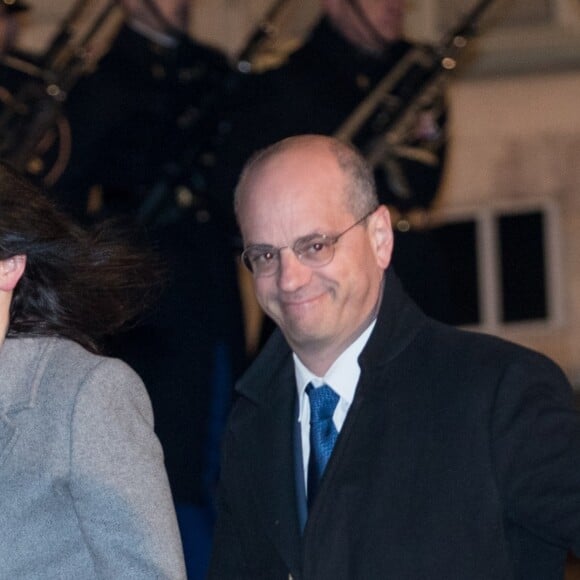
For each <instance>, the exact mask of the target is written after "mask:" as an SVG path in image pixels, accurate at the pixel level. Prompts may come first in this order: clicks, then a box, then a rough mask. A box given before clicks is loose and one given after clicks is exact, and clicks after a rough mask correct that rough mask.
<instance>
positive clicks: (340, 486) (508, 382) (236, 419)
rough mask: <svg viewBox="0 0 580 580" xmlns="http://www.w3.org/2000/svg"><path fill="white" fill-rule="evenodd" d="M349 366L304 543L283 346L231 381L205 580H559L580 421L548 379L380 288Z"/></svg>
mask: <svg viewBox="0 0 580 580" xmlns="http://www.w3.org/2000/svg"><path fill="white" fill-rule="evenodd" d="M359 360H360V365H361V371H362V372H361V377H360V381H359V384H358V387H357V391H356V395H355V398H354V401H353V404H352V406H351V409H350V411H349V414H348V416H347V419H346V422H345V424H344V426H343V429H342V431H341V433H340V435H339V438H338V441H337V444H336V447H335V449H334V452H333V455H332V457H331V459H330V461H329V464H328V467H327V470H326V472H325V474H324V477H323V480H322V482H321V488H320V491H319V494H318V497H317V500H316V503H315V505H314V507H313V509H312V512H311V514H310V516H309V520H308V522H307V524H306V528H305V530H304V534H303V535H301V532H300V528H299V523H298V515H297V503H296V485H295V477H294V475H295V474H294V460H293V442H292V433H293V423H294V422H295V410H294V405H295V396H296V395H295V391H296V389H295V384H294V378H293V365H292V358H291V353H290V350H289V348H288V346H287V344H286V342H285V341H284V339H283V338H282V336H281V335H280V334H278V333H276V334H274V336H273V337H272V338H271V340H270V341H269V343H268V345H267V346H266V348H265V350H264V351H263V353H262V355H261V356H260V357H259V358H258V359H257V360H256V361H255V363H254V365H253V367H252V368H251V369H250V370H249V371H248V373H247V374H246V375H245V377H243V378H242V380H241V381H240V383H239V386H238V392H239V399H238V401H237V403H236V405H235V407H234V409H233V412H232V415H231V417H230V422H229V428H228V431H227V435H226V441H225V447H224V456H223V457H224V459H223V471H222V482H221V499H220V501H221V504H220V513H219V518H218V526H217V530H216V536H215V544H214V553H213V558H212V565H211V572H210V578H212V579H220V580H226V579H230V578H231V579H234V578H248V579H249V578H251V579H252V580H258V579H260V578H264V579H266V578H267V579H269V580H274V579H277V578H285V579H286V578H289V577H292V578H294V579H304V580H331V579H332V580H359V579H360V580H373V579H386V578H396V579H397V580H403V579H408V580H418V579H427V578H428V579H429V580H436V579H441V580H450V579H462V580H476V579H481V580H492V579H500V578H501V579H508V578H509V579H514V578H518V579H526V580H533V579H538V580H549V579H556V578H558V579H561V578H562V577H563V566H564V559H565V555H566V550H567V548H568V547H569V546H573V547H575V548H576V551H578V548H579V547H580V469H579V467H578V466H579V460H580V421H579V417H578V415H577V414H576V412H575V411H574V410H573V408H572V398H571V390H570V387H569V384H568V382H567V380H566V378H565V377H564V376H563V374H562V372H561V371H560V370H559V368H558V367H556V366H555V365H554V364H553V363H552V362H551V361H549V360H547V359H546V358H545V357H543V356H542V355H539V354H537V353H534V352H531V351H529V350H527V349H524V348H522V347H520V346H516V345H514V344H510V343H507V342H505V341H502V340H499V339H497V338H493V337H489V336H484V335H479V334H474V333H468V332H463V331H460V330H457V329H455V328H452V327H448V326H445V325H442V324H440V323H437V322H435V321H433V320H431V319H429V318H427V317H426V316H424V315H423V314H422V313H421V312H420V311H419V310H418V309H417V307H416V306H415V305H414V303H413V302H412V301H410V299H409V298H408V297H407V296H406V295H405V294H404V293H403V291H402V289H401V287H400V285H399V283H398V281H397V279H396V277H395V275H394V274H393V273H392V272H388V273H387V275H386V285H385V291H384V297H383V301H382V305H381V310H380V313H379V318H378V322H377V325H376V327H375V329H374V331H373V333H372V335H371V337H370V339H369V342H368V343H367V345H366V347H365V349H364V351H363V352H362V354H361V356H360V359H359ZM289 575H290V576H289Z"/></svg>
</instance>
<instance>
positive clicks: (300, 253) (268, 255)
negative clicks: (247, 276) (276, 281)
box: [242, 210, 376, 278]
mask: <svg viewBox="0 0 580 580" xmlns="http://www.w3.org/2000/svg"><path fill="white" fill-rule="evenodd" d="M375 211H376V210H372V211H369V212H368V213H367V214H365V215H364V216H363V217H362V218H360V219H359V220H358V221H356V222H355V223H354V224H352V226H349V227H348V228H346V230H344V231H343V232H341V233H340V234H337V235H335V236H329V235H326V234H312V235H310V236H305V237H303V238H298V239H297V240H296V241H295V242H294V244H293V245H292V246H282V247H281V248H276V247H275V246H268V245H265V244H264V245H262V244H256V245H254V246H248V247H247V248H246V249H245V250H244V251H243V252H242V261H243V263H244V265H245V266H246V268H248V270H250V272H252V274H253V275H254V276H255V277H256V278H263V277H266V276H273V275H274V274H276V273H277V272H278V271H279V269H280V253H281V252H282V250H285V249H286V248H290V249H291V250H292V251H293V252H294V254H295V255H296V257H297V258H298V259H299V260H300V261H301V262H302V263H303V264H304V265H305V266H308V267H309V268H321V267H322V266H326V264H329V263H330V262H331V261H332V259H333V258H334V246H335V244H336V242H338V240H340V238H342V236H344V234H346V233H347V232H350V230H352V229H353V228H354V227H356V226H358V225H359V224H361V223H362V222H363V221H365V220H366V219H367V218H368V217H369V216H370V215H371V214H373V213H374V212H375Z"/></svg>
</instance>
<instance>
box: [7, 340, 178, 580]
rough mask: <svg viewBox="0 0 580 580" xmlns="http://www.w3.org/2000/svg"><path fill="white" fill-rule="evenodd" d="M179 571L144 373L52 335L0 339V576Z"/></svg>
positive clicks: (173, 575) (159, 575)
mask: <svg viewBox="0 0 580 580" xmlns="http://www.w3.org/2000/svg"><path fill="white" fill-rule="evenodd" d="M185 577H186V575H185V570H184V564H183V554H182V549H181V542H180V537H179V530H178V527H177V522H176V518H175V512H174V508H173V503H172V499H171V494H170V491H169V485H168V482H167V477H166V473H165V468H164V464H163V453H162V450H161V446H160V444H159V442H158V440H157V438H156V436H155V434H154V431H153V413H152V410H151V405H150V402H149V398H148V396H147V393H146V391H145V388H144V386H143V383H142V381H141V379H140V378H139V377H138V376H137V375H136V373H135V372H134V371H133V370H132V369H130V368H129V367H128V366H127V365H125V364H124V363H123V362H121V361H119V360H115V359H112V358H106V357H100V356H96V355H93V354H91V353H89V352H87V351H86V350H84V349H83V348H82V347H81V346H79V345H78V344H76V343H74V342H71V341H69V340H64V339H59V338H11V339H6V340H5V342H4V344H3V345H2V346H0V578H10V579H11V580H16V579H26V580H33V579H40V578H42V579H53V578H58V579H75V580H78V579H79V578H82V579H83V580H91V579H93V578H110V579H113V578H114V579H121V578H122V579H123V580H128V579H132V578H140V579H141V578H143V579H146V578H155V579H184V578H185Z"/></svg>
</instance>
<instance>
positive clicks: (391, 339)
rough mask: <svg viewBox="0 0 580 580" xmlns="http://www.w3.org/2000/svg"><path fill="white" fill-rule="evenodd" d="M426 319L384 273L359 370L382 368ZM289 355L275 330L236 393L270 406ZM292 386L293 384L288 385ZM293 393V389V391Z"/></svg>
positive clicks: (391, 272)
mask: <svg viewBox="0 0 580 580" xmlns="http://www.w3.org/2000/svg"><path fill="white" fill-rule="evenodd" d="M427 320H428V319H427V317H426V316H425V315H424V314H423V313H422V312H421V310H420V309H419V308H418V307H417V306H416V305H415V303H414V302H413V301H412V300H411V298H409V296H408V295H407V294H406V293H405V291H404V290H403V287H402V285H401V282H400V281H399V279H398V277H397V275H396V274H395V272H394V270H393V268H392V267H390V268H389V269H388V270H387V271H386V272H385V280H384V288H383V296H382V299H381V305H380V308H379V313H378V316H377V324H376V325H375V328H374V329H373V332H372V334H371V336H370V338H369V341H368V342H367V344H366V346H365V348H364V349H363V351H362V353H361V355H360V357H359V361H360V363H361V368H363V370H364V369H365V368H368V369H372V368H374V367H379V368H380V367H384V366H385V365H387V364H388V363H389V362H390V361H391V360H392V359H393V358H395V357H396V356H397V355H398V354H399V353H400V352H401V351H402V350H404V349H405V348H406V347H407V345H408V344H409V343H410V342H411V341H412V340H413V338H414V337H415V336H416V335H417V334H418V333H419V332H420V331H421V328H422V327H423V324H424V323H425V322H426V321H427ZM291 355H292V352H291V350H290V347H289V346H288V343H287V342H286V340H285V339H284V337H283V335H282V333H281V332H280V331H279V330H276V331H275V332H274V334H273V335H272V337H271V338H270V339H269V341H268V342H267V344H266V346H265V347H264V349H263V350H262V352H261V353H260V354H259V355H258V357H257V358H256V360H255V361H254V363H253V364H252V365H251V366H250V368H249V369H248V371H247V372H246V373H245V375H244V376H243V377H242V379H241V380H240V381H239V383H238V385H237V387H236V390H237V391H238V392H239V393H240V394H241V395H243V396H245V397H247V398H248V399H250V400H252V401H253V402H254V403H256V404H257V405H264V404H265V405H270V404H271V402H272V401H271V400H272V397H275V396H276V391H278V390H280V389H281V388H282V385H281V384H280V382H279V381H278V377H279V375H280V373H281V372H282V371H283V370H284V369H286V368H287V367H288V366H290V367H292V356H291ZM292 384H293V383H292ZM293 390H295V389H293Z"/></svg>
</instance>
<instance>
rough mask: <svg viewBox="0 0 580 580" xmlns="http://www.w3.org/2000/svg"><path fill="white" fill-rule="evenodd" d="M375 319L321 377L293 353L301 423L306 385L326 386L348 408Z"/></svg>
mask: <svg viewBox="0 0 580 580" xmlns="http://www.w3.org/2000/svg"><path fill="white" fill-rule="evenodd" d="M375 323H376V319H375V320H373V321H372V322H371V323H370V324H369V326H368V327H367V328H366V329H365V330H364V332H362V334H361V335H360V336H359V337H358V338H357V339H356V340H355V341H354V342H353V343H352V344H351V345H350V346H349V347H348V348H347V349H346V350H345V351H344V352H343V353H342V354H341V355H340V356H339V357H338V358H337V359H336V360H335V361H334V363H333V364H332V366H331V367H330V368H329V369H328V371H327V372H326V374H325V375H324V376H323V377H319V376H316V375H315V374H314V373H313V372H312V371H310V370H309V369H308V368H307V367H306V366H305V365H304V363H303V362H302V361H301V360H300V359H299V358H298V356H297V355H296V354H295V353H293V354H292V356H293V358H294V375H295V378H296V388H297V392H298V402H299V405H300V408H299V414H298V420H299V421H302V419H303V413H304V401H305V398H306V397H305V389H306V386H307V385H308V383H310V382H312V384H313V385H314V386H320V385H322V384H327V385H329V386H330V387H332V389H333V390H334V391H335V392H336V393H337V394H338V395H339V396H340V401H341V404H343V405H345V406H346V408H347V409H348V407H350V405H351V403H352V400H353V399H354V394H355V391H356V385H357V383H358V379H359V377H360V366H359V364H358V357H359V355H360V353H361V352H362V350H363V348H364V347H365V345H366V343H367V341H368V339H369V336H370V335H371V332H372V331H373V328H374V327H375Z"/></svg>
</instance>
